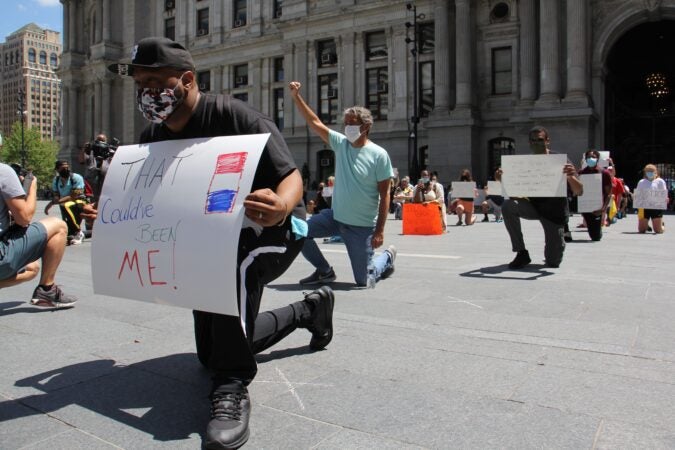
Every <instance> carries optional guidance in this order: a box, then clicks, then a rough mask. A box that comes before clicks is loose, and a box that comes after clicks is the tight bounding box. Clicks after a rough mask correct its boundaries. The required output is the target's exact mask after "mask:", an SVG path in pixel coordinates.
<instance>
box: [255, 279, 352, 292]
mask: <svg viewBox="0 0 675 450" xmlns="http://www.w3.org/2000/svg"><path fill="white" fill-rule="evenodd" d="M325 285H326V286H330V288H331V289H332V290H334V291H354V290H361V289H363V288H362V287H358V286H357V285H356V284H355V283H345V282H343V281H337V282H335V281H333V282H332V283H326V284H325ZM321 286H322V285H320V284H317V285H312V286H303V285H301V284H299V283H290V284H268V285H267V286H265V287H266V288H269V289H273V290H275V291H284V292H285V291H303V292H304V291H313V290H314V289H319V287H321Z"/></svg>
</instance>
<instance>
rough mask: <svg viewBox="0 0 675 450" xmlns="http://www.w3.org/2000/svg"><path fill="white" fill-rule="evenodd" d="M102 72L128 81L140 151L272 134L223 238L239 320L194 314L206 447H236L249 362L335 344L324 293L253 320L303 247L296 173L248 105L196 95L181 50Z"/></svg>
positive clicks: (150, 50) (155, 40)
mask: <svg viewBox="0 0 675 450" xmlns="http://www.w3.org/2000/svg"><path fill="white" fill-rule="evenodd" d="M108 68H109V70H110V71H112V72H114V73H116V74H119V75H126V76H131V77H133V80H134V82H135V86H136V96H137V97H136V99H137V103H138V108H139V109H140V111H141V112H142V114H143V116H144V117H145V119H147V120H148V121H150V122H151V124H150V125H149V126H148V127H147V128H146V129H145V130H144V131H143V132H142V134H141V137H140V141H141V143H152V142H158V141H168V140H179V139H187V140H195V139H198V138H204V137H216V136H235V135H249V134H266V133H269V134H270V136H269V139H268V140H267V143H266V145H265V147H264V149H263V153H262V156H261V158H260V162H259V164H258V166H257V169H256V171H255V175H254V178H253V184H252V187H251V192H250V193H249V194H248V195H247V196H246V198H245V200H244V202H243V206H244V214H245V219H244V225H243V227H242V229H241V231H240V234H239V236H234V237H232V236H222V239H232V238H234V239H237V237H238V254H237V256H236V257H237V274H238V275H237V276H238V278H237V286H238V289H237V296H238V297H239V298H238V299H237V305H239V316H233V315H223V314H216V313H211V312H205V311H194V312H193V313H194V326H195V339H196V344H197V356H198V357H199V360H200V361H201V362H202V364H204V365H205V366H206V367H207V368H209V369H211V370H212V371H213V372H214V376H213V389H212V391H211V396H210V400H211V419H210V421H209V424H208V426H207V428H206V435H205V437H204V447H205V448H209V449H216V448H239V447H241V446H242V445H244V443H246V441H247V440H248V437H249V427H248V425H249V416H250V411H251V402H250V399H249V395H248V389H247V386H248V385H249V383H251V381H252V380H253V378H254V377H255V375H256V372H257V365H256V360H255V356H254V355H255V354H256V353H259V352H261V351H263V350H265V349H267V348H269V347H270V346H272V345H274V344H275V343H277V342H279V341H280V340H281V339H283V338H284V337H285V336H287V335H288V334H290V333H291V332H292V331H294V330H295V329H297V328H305V329H307V330H308V331H310V332H311V333H312V337H311V341H310V343H309V347H310V349H312V350H320V349H323V348H324V347H326V346H327V345H328V343H329V342H330V341H331V339H332V337H333V324H332V316H333V305H334V296H333V292H332V291H331V289H330V288H328V287H326V286H323V287H320V288H319V289H317V290H315V291H313V292H311V293H309V294H307V295H305V299H304V300H302V301H299V302H296V303H293V304H291V305H288V306H286V307H283V308H278V309H275V310H273V311H265V312H262V313H259V308H260V303H261V298H262V293H263V289H264V287H265V285H266V284H267V283H269V282H271V281H273V280H274V279H276V278H277V277H279V276H280V275H281V274H283V273H284V271H285V270H286V269H287V268H288V267H289V266H290V264H291V263H292V262H293V260H294V259H295V257H296V256H297V255H298V254H299V252H300V250H301V248H302V245H303V242H304V238H303V236H304V234H305V233H304V232H303V225H304V220H303V219H304V218H305V211H304V209H305V208H304V205H303V204H302V202H301V198H302V192H303V186H302V178H301V176H300V171H299V170H298V169H297V167H296V165H295V163H294V161H293V158H292V156H291V153H290V151H289V149H288V147H287V145H286V143H285V141H284V139H283V137H282V135H281V132H280V131H279V129H278V128H277V127H276V126H275V125H274V122H273V121H272V120H270V119H269V118H268V117H265V116H264V115H263V114H261V113H259V112H258V111H255V110H254V109H253V108H251V107H250V106H248V105H247V104H246V103H245V102H242V101H239V100H236V99H234V98H231V97H229V96H225V95H213V94H208V93H202V92H200V91H199V87H198V83H197V76H196V71H195V65H194V62H193V60H192V56H191V55H190V53H189V52H188V51H187V50H186V49H185V48H184V47H183V46H182V45H180V44H179V43H177V42H174V41H172V40H170V39H167V38H160V37H149V38H145V39H142V40H141V41H139V42H138V43H137V44H136V45H135V46H134V48H133V52H132V61H131V64H126V63H119V64H113V65H111V66H109V67H108ZM186 145H189V144H186ZM118 153H119V152H118ZM115 157H118V154H116V156H115ZM97 213H98V211H97V210H96V209H95V208H94V207H89V208H87V216H88V217H89V218H96V215H97ZM194 270H196V271H197V270H203V268H200V267H195V268H194ZM218 281H219V280H213V283H218ZM223 300H224V301H225V300H231V299H223Z"/></svg>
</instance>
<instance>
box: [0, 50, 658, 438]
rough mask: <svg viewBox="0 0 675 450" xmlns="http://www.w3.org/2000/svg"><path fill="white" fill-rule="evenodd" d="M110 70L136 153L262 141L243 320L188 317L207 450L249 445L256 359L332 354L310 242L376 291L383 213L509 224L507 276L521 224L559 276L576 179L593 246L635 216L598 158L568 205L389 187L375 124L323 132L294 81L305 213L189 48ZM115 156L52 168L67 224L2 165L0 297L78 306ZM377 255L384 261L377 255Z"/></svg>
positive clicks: (328, 272)
mask: <svg viewBox="0 0 675 450" xmlns="http://www.w3.org/2000/svg"><path fill="white" fill-rule="evenodd" d="M109 69H110V70H111V71H112V72H114V73H115V74H118V75H120V76H129V77H132V78H133V81H134V82H135V84H136V86H137V88H138V89H137V94H136V101H137V104H138V107H139V109H140V111H141V113H142V115H143V117H144V118H145V119H147V121H148V122H149V124H148V126H147V128H145V130H144V131H143V132H142V133H141V135H140V137H139V143H147V144H149V143H153V142H159V141H167V140H178V139H198V138H205V137H215V136H230V135H241V134H260V133H269V134H270V138H269V140H268V141H267V143H266V145H265V148H264V150H263V154H262V157H261V159H260V163H259V164H258V167H257V168H256V171H255V175H254V177H253V182H252V188H251V192H250V193H249V194H248V195H247V196H246V197H245V200H244V202H243V207H244V215H245V219H244V225H243V227H242V229H241V231H240V232H239V241H238V249H237V255H236V258H237V264H236V267H237V274H238V275H237V276H238V279H237V283H238V286H241V289H237V293H236V296H237V298H236V299H234V301H236V304H237V305H239V308H240V310H239V316H238V317H235V316H228V315H222V314H216V313H213V312H206V311H193V318H194V330H195V343H196V347H197V356H198V358H199V361H200V362H201V363H202V364H203V365H204V366H206V367H207V368H208V369H210V370H211V371H212V372H213V378H212V379H213V386H212V389H211V395H210V402H211V416H210V420H209V422H208V424H207V427H206V433H205V437H204V446H205V448H238V447H240V446H241V445H243V444H244V443H245V442H246V441H247V439H248V436H249V425H248V424H249V416H250V410H251V404H250V399H249V395H248V389H247V386H248V385H249V384H250V383H251V381H252V380H253V379H254V377H255V375H256V371H257V368H256V360H255V355H256V354H257V353H259V352H261V351H263V350H265V349H267V348H269V347H270V346H272V345H274V344H276V343H278V342H279V341H281V340H282V339H283V338H284V337H286V336H287V335H289V334H290V333H291V332H293V331H294V330H296V329H306V330H308V331H309V332H310V334H311V339H310V341H309V348H310V349H311V350H313V351H316V350H322V349H324V348H326V347H327V346H328V344H329V343H330V342H331V340H332V337H333V323H332V316H333V308H334V303H335V296H334V293H333V291H332V290H331V288H330V287H329V286H328V284H330V283H332V282H334V281H335V280H336V279H337V276H336V273H335V271H334V270H333V266H332V265H331V263H330V262H329V261H328V260H327V259H326V257H325V255H324V254H323V252H322V251H321V249H320V248H319V246H318V245H317V243H316V241H315V239H316V238H328V239H340V240H341V242H343V243H344V245H345V247H346V249H347V254H348V257H349V261H350V264H351V269H352V274H353V278H354V282H355V285H356V286H357V287H360V288H373V287H375V286H376V284H377V283H378V282H379V281H380V280H383V279H386V278H387V277H390V276H392V274H393V273H394V268H395V260H396V254H397V250H396V247H394V246H393V245H388V246H386V247H384V243H385V237H384V230H385V226H386V224H387V221H388V216H389V214H390V213H393V215H394V218H395V219H403V220H405V208H404V207H403V206H404V205H405V204H406V203H420V204H424V205H427V206H430V207H432V208H438V215H439V216H438V220H439V221H440V223H441V224H442V228H443V230H447V229H448V224H447V222H448V215H452V214H455V215H457V222H456V225H457V226H472V225H474V224H475V223H476V208H480V211H481V212H482V214H483V215H484V218H483V219H482V222H489V221H490V219H489V214H490V213H492V214H493V215H494V217H495V222H502V221H503V223H504V225H505V228H506V231H507V232H508V235H509V237H510V239H511V244H512V250H513V252H515V254H516V255H515V258H514V259H513V260H512V261H511V262H510V263H509V264H508V266H509V267H510V268H511V269H521V268H523V267H525V266H526V265H528V264H529V263H530V262H531V257H530V254H529V252H528V250H527V248H526V247H525V243H524V240H523V234H522V229H521V223H520V221H521V219H527V220H538V221H539V222H541V224H542V227H543V229H544V235H545V249H544V255H545V260H546V264H547V265H548V266H550V267H558V266H559V265H560V264H561V262H562V259H563V253H564V250H565V242H566V240H567V238H568V236H567V235H568V234H569V224H568V221H569V216H570V213H569V204H570V198H572V197H574V196H578V195H581V194H582V193H583V184H582V182H581V181H580V174H581V175H584V174H598V173H600V174H601V177H602V202H601V204H600V206H599V208H598V209H597V210H596V211H592V212H588V213H584V214H583V218H584V223H585V226H586V227H587V229H588V232H589V236H590V237H591V239H592V240H594V241H598V240H600V239H601V237H602V227H603V226H609V225H611V223H612V220H614V219H615V218H621V217H624V216H625V214H626V213H627V212H628V211H629V210H630V206H629V205H630V201H629V198H630V197H629V193H630V191H629V190H627V188H626V187H625V186H624V185H623V184H622V182H621V180H620V179H619V178H617V177H616V174H615V168H614V165H613V163H611V165H610V167H609V168H607V169H604V168H601V167H600V165H599V160H600V155H599V153H598V152H597V151H595V150H589V151H588V152H586V154H585V155H584V161H583V168H577V167H575V165H574V164H572V163H571V162H569V161H567V163H565V164H564V165H563V166H562V167H561V169H560V170H561V171H562V173H563V176H564V178H565V181H566V184H567V190H568V196H567V197H517V198H516V197H511V198H508V197H506V196H505V195H504V194H503V193H502V192H501V191H498V189H497V186H499V185H498V184H497V183H499V182H500V181H501V180H502V177H503V176H504V171H503V170H502V169H501V168H498V169H497V170H496V171H495V172H494V174H493V178H494V180H493V181H494V182H495V185H494V186H495V187H494V188H489V187H487V188H486V189H484V198H483V197H482V196H479V189H478V186H476V184H475V181H474V179H473V177H472V174H471V172H470V171H469V170H468V169H464V170H462V171H461V173H460V174H459V175H458V177H457V183H458V184H456V185H455V186H454V187H453V185H450V186H448V187H447V189H444V187H443V185H442V184H441V183H440V182H439V177H438V173H436V172H430V171H428V170H422V171H421V173H420V174H419V178H418V179H417V182H415V183H413V182H411V179H410V178H409V177H408V176H404V177H402V178H401V179H400V182H399V183H394V181H393V180H394V178H395V176H394V170H393V167H392V164H391V160H390V158H389V155H388V153H387V151H386V150H385V149H384V148H382V147H381V146H380V145H378V144H376V143H375V142H373V141H372V140H371V138H370V136H371V131H372V129H373V127H374V120H373V116H372V114H371V112H370V111H369V110H368V109H366V108H364V107H361V106H351V107H348V108H346V109H345V110H344V113H343V127H344V128H343V130H342V132H338V131H335V130H333V129H331V128H329V127H327V126H326V125H325V124H324V123H322V122H321V120H320V119H319V117H318V116H317V114H316V113H315V112H314V111H313V110H312V109H311V107H310V106H309V105H308V104H307V103H306V102H305V100H304V99H303V96H302V94H301V90H302V85H301V83H299V82H297V81H291V82H290V83H289V86H288V87H289V93H290V97H291V99H292V101H293V103H294V105H295V107H296V109H297V111H298V112H299V114H300V115H301V116H302V117H303V118H304V119H305V121H306V123H307V126H308V127H309V129H310V130H311V131H312V132H313V133H314V134H316V135H317V136H318V137H319V138H320V139H321V140H322V141H323V142H324V143H325V144H326V145H328V146H329V147H330V148H331V149H332V150H333V151H334V153H335V174H334V176H331V177H329V178H328V179H326V180H325V182H323V181H322V182H321V183H319V184H318V186H317V189H316V192H315V195H313V196H312V197H313V198H311V199H308V201H307V207H305V203H304V202H303V200H302V199H303V196H304V195H305V194H306V193H305V192H304V189H303V179H302V176H301V173H300V171H299V170H298V168H297V167H296V165H295V162H294V161H293V158H292V155H291V152H290V150H289V149H288V147H287V145H286V142H285V141H284V139H283V136H282V134H281V132H280V131H279V130H278V128H277V127H276V126H275V125H274V122H273V121H271V120H270V119H269V118H267V117H266V116H264V115H263V114H261V113H259V112H258V111H256V110H254V109H253V108H251V107H250V106H249V105H248V104H246V103H245V102H242V101H239V100H236V99H234V98H232V97H230V96H226V95H222V94H210V93H203V92H200V91H199V88H198V83H197V79H196V72H195V65H194V62H193V60H192V56H191V55H190V53H189V52H188V51H187V50H186V49H185V48H184V47H183V46H181V45H180V44H178V43H176V42H174V41H172V40H170V39H167V38H155V37H151V38H145V39H143V40H141V41H139V42H138V43H137V45H136V46H135V49H134V54H133V57H132V61H131V63H124V62H120V63H118V64H113V65H111V66H110V67H109ZM529 144H530V149H531V151H532V153H534V154H541V155H547V154H552V153H554V152H553V151H552V150H551V148H550V147H551V146H550V137H549V134H548V131H547V130H546V129H544V128H543V127H535V128H533V129H532V130H531V131H530V133H529ZM115 148H116V144H109V143H108V140H107V137H106V136H105V135H103V134H100V135H98V136H97V137H96V138H95V140H94V141H93V143H92V144H85V145H84V146H83V148H82V154H81V160H80V162H81V163H83V164H85V165H86V172H85V175H84V176H81V175H79V174H76V173H74V172H73V171H72V170H71V168H70V165H69V163H68V161H62V160H59V161H57V162H56V164H55V171H56V175H55V177H54V179H53V180H52V183H51V186H52V191H53V197H52V199H51V201H50V202H49V204H48V205H47V207H46V208H45V213H46V214H48V213H49V210H50V209H51V208H52V207H53V206H54V205H58V206H59V209H60V212H61V217H62V219H59V218H56V217H54V216H48V217H46V218H44V219H42V220H40V221H34V220H33V215H34V213H35V209H36V204H37V203H36V201H37V196H36V192H37V182H36V180H35V178H34V177H31V176H26V177H23V178H20V177H18V176H17V174H16V173H15V172H14V171H13V170H12V169H11V168H10V167H9V166H8V165H6V164H0V193H1V194H2V201H1V202H0V237H1V240H0V255H1V256H0V288H2V287H8V286H13V285H16V284H19V283H23V282H26V281H29V280H31V279H33V278H35V277H37V275H38V273H39V274H40V279H39V284H38V286H37V287H36V288H35V290H34V292H33V296H32V298H31V300H30V301H31V303H33V304H34V305H37V306H41V307H52V308H68V307H72V306H73V305H74V304H75V302H76V301H77V299H76V298H75V297H73V296H70V295H67V294H65V293H64V292H63V291H62V290H61V288H60V287H59V286H57V285H56V284H55V276H56V272H57V269H58V266H59V263H60V262H61V259H62V257H63V254H64V251H65V247H66V245H67V244H68V243H70V244H73V245H77V244H80V243H82V240H83V239H84V232H83V228H82V222H83V220H84V221H88V223H89V225H88V226H87V228H88V229H91V224H92V223H93V221H94V220H95V219H96V218H97V215H98V210H97V204H96V199H97V197H98V195H100V191H101V186H102V182H103V178H104V177H105V174H106V171H107V168H108V166H109V165H110V162H111V160H112V158H113V156H114V149H115ZM556 170H557V169H556ZM453 184H454V183H453ZM460 186H462V188H461V189H460ZM467 188H468V189H467ZM638 188H641V189H657V190H661V189H666V184H665V182H664V181H663V180H662V179H661V178H659V176H658V171H657V169H656V167H655V166H654V165H651V164H649V165H647V166H646V167H645V168H644V179H643V180H641V181H640V183H639V185H638ZM493 191H494V192H493ZM433 211H435V209H434V210H433ZM307 212H309V213H310V215H309V216H307V215H306V213H307ZM434 214H435V213H434ZM662 217H663V211H662V210H652V209H645V210H643V211H641V212H640V215H639V224H638V231H639V232H640V233H644V232H646V231H647V230H649V229H650V221H651V229H653V231H654V232H655V233H662V232H663V229H664V224H663V218H662ZM378 248H384V251H382V252H380V253H379V254H376V252H375V251H376V250H377V249H378ZM300 253H302V255H303V257H304V258H305V259H306V260H307V261H308V262H309V263H310V264H311V265H312V266H313V268H314V271H313V272H312V273H311V274H309V275H308V276H307V277H305V278H303V279H301V280H299V284H300V285H306V286H313V287H315V288H316V289H315V290H313V291H312V292H309V293H306V294H304V295H303V296H302V298H301V299H299V300H298V301H296V302H294V303H292V304H289V305H287V306H285V307H281V308H278V309H275V310H272V311H264V312H260V306H261V302H262V295H263V291H264V289H265V286H266V285H267V284H268V283H270V282H271V281H273V280H274V279H276V278H278V277H279V276H281V275H282V274H283V273H284V272H285V271H286V269H287V268H288V267H289V266H290V265H291V264H292V263H293V261H294V260H295V258H296V256H297V255H299V254H300ZM40 260H41V262H42V264H41V265H40V263H39V261H40ZM40 266H41V267H40ZM228 300H232V299H228Z"/></svg>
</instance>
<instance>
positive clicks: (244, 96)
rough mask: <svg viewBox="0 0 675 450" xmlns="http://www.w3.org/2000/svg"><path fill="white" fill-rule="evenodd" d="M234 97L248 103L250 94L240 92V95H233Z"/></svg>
mask: <svg viewBox="0 0 675 450" xmlns="http://www.w3.org/2000/svg"><path fill="white" fill-rule="evenodd" d="M232 97H234V98H236V99H237V100H241V101H242V102H248V92H240V93H238V94H232Z"/></svg>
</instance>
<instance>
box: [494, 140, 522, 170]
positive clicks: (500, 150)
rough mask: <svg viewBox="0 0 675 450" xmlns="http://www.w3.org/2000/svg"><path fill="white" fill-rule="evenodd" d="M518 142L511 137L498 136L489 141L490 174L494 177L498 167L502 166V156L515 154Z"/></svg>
mask: <svg viewBox="0 0 675 450" xmlns="http://www.w3.org/2000/svg"><path fill="white" fill-rule="evenodd" d="M515 152H516V143H515V141H514V140H513V139H512V138H509V137H498V138H494V139H490V140H489V141H488V164H489V166H488V176H490V177H492V176H493V175H494V173H495V170H497V168H498V167H501V166H502V156H504V155H513V154H515Z"/></svg>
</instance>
